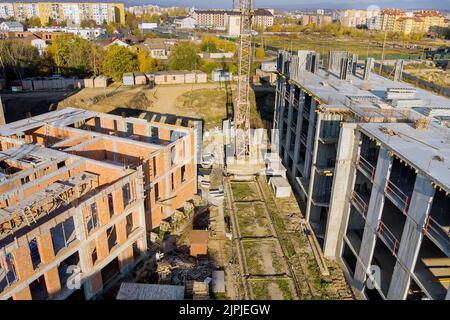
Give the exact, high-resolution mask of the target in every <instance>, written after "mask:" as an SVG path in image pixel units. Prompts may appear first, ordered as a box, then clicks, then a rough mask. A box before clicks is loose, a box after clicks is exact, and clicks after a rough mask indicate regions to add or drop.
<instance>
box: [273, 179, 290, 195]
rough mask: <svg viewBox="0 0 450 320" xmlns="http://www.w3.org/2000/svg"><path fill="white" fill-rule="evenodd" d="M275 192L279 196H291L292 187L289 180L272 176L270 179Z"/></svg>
mask: <svg viewBox="0 0 450 320" xmlns="http://www.w3.org/2000/svg"><path fill="white" fill-rule="evenodd" d="M269 185H270V186H272V189H273V192H274V193H275V196H276V197H277V198H288V197H290V196H291V192H292V188H291V185H290V184H289V182H288V181H287V180H286V179H285V178H283V177H272V178H270V180H269Z"/></svg>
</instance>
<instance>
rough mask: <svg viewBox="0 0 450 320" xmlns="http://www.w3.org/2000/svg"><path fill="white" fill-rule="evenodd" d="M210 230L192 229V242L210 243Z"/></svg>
mask: <svg viewBox="0 0 450 320" xmlns="http://www.w3.org/2000/svg"><path fill="white" fill-rule="evenodd" d="M208 238H209V232H208V231H207V230H192V231H191V235H190V238H189V239H190V244H193V243H196V244H206V243H208Z"/></svg>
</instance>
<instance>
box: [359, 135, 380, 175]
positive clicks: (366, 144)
mask: <svg viewBox="0 0 450 320" xmlns="http://www.w3.org/2000/svg"><path fill="white" fill-rule="evenodd" d="M379 152H380V147H379V146H377V144H376V143H375V141H374V140H371V139H369V137H367V136H366V135H364V134H363V135H362V138H361V151H360V155H361V156H362V157H363V158H364V159H366V160H367V162H368V163H369V164H371V165H372V166H374V167H376V165H377V161H378V154H379Z"/></svg>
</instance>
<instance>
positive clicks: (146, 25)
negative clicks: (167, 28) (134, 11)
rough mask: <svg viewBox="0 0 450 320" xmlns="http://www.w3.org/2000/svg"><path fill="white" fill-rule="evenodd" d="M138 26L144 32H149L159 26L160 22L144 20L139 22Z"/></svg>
mask: <svg viewBox="0 0 450 320" xmlns="http://www.w3.org/2000/svg"><path fill="white" fill-rule="evenodd" d="M138 28H139V30H141V32H142V33H147V32H151V31H153V30H154V29H156V28H158V24H157V23H156V22H143V23H139V25H138Z"/></svg>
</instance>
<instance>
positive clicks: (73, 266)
mask: <svg viewBox="0 0 450 320" xmlns="http://www.w3.org/2000/svg"><path fill="white" fill-rule="evenodd" d="M80 268H81V267H80V255H79V254H78V252H75V253H74V254H72V255H71V256H69V257H68V258H66V259H65V260H63V261H62V262H61V263H60V264H59V266H58V274H59V281H60V283H61V288H64V287H66V286H67V285H68V280H69V277H71V276H75V275H76V273H78V272H80V270H81V269H80ZM71 280H76V279H75V277H74V278H72V279H71ZM71 284H72V283H71Z"/></svg>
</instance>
